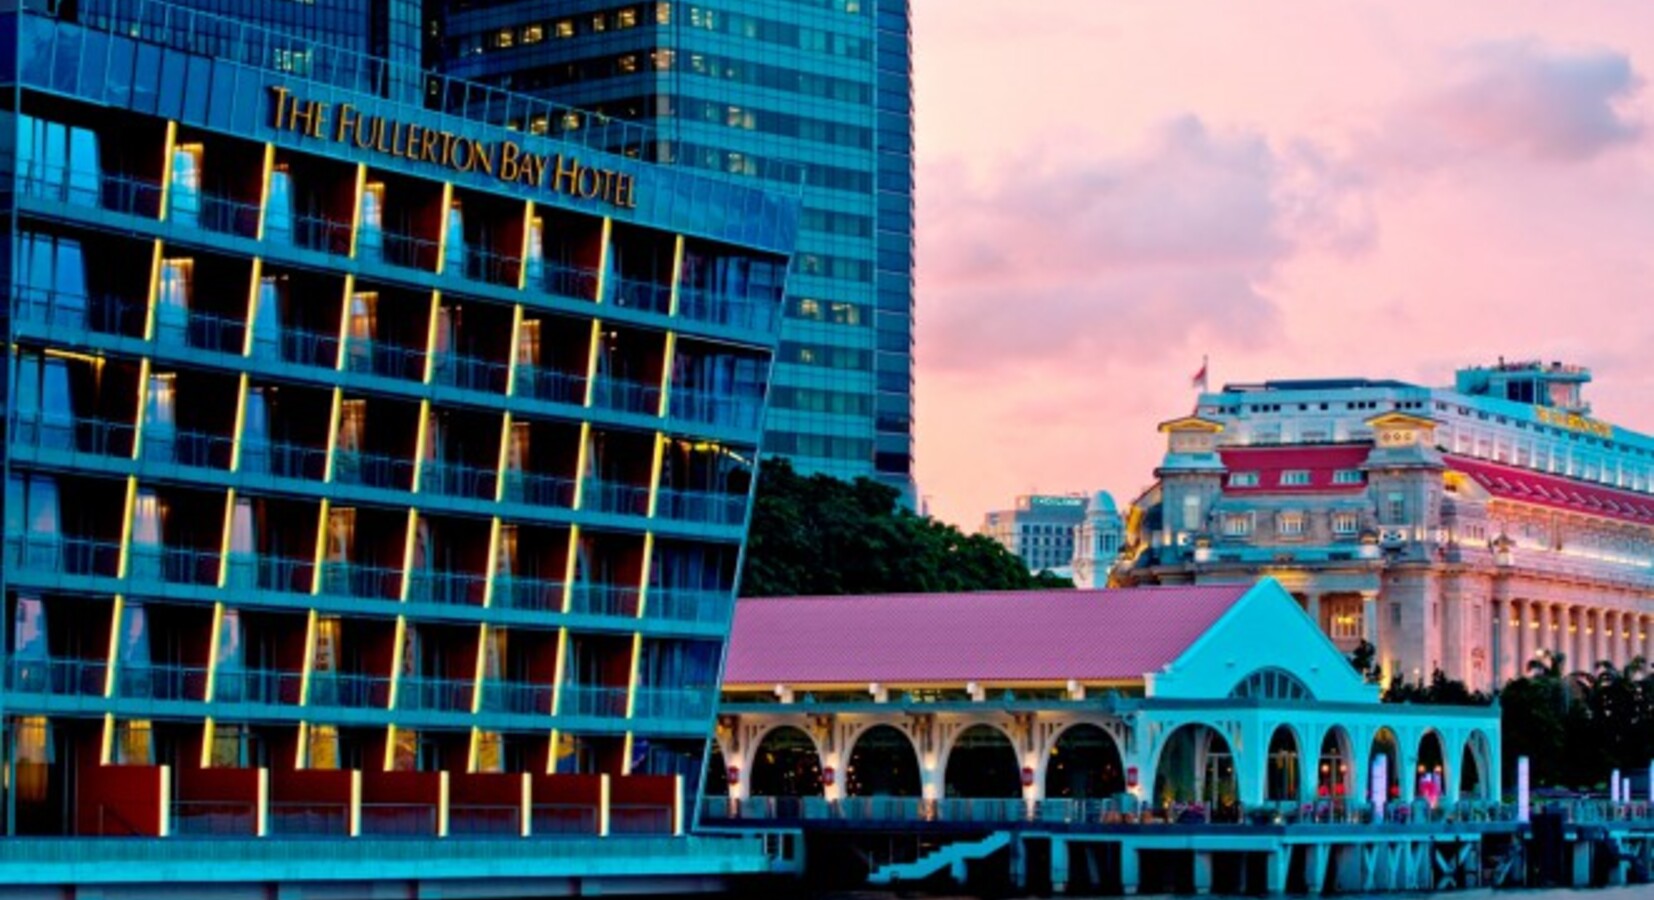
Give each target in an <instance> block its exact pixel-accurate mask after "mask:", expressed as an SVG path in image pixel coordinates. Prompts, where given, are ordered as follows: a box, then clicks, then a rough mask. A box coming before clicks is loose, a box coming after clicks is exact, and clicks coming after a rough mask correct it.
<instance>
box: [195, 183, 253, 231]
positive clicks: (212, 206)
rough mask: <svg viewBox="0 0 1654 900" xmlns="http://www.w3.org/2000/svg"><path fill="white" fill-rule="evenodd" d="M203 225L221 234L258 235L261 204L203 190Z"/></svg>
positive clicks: (201, 201)
mask: <svg viewBox="0 0 1654 900" xmlns="http://www.w3.org/2000/svg"><path fill="white" fill-rule="evenodd" d="M199 202H200V205H201V227H202V228H205V229H207V230H208V231H216V232H219V233H220V234H234V235H240V236H241V237H247V238H250V237H257V236H258V219H259V206H258V204H257V203H247V202H245V201H242V200H237V199H235V198H233V197H226V196H223V195H220V194H213V193H208V192H206V191H202V192H201V197H200V200H199Z"/></svg>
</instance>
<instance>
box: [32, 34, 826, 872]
mask: <svg viewBox="0 0 1654 900" xmlns="http://www.w3.org/2000/svg"><path fill="white" fill-rule="evenodd" d="M261 6H262V4H261ZM81 7H82V8H81V10H80V11H79V19H78V20H74V21H72V20H70V19H69V18H59V17H58V16H57V15H56V13H57V12H58V11H59V5H58V4H52V3H39V4H35V3H29V4H25V5H24V7H23V8H22V9H21V10H17V9H14V10H12V11H9V12H5V13H3V14H0V54H3V55H4V57H5V66H4V69H3V71H4V73H5V74H4V76H0V77H4V78H6V79H8V80H9V81H10V82H11V83H10V84H9V85H8V87H9V88H10V90H8V91H7V92H6V94H5V101H4V102H5V110H4V121H5V123H6V127H5V130H4V134H5V135H6V151H5V153H4V156H3V157H0V159H3V162H4V170H5V178H6V181H7V185H8V187H9V190H7V191H6V192H5V194H4V196H3V198H0V202H3V203H4V204H5V209H4V218H3V220H0V221H3V223H4V227H5V228H6V230H7V237H8V241H7V243H6V245H5V246H6V247H7V251H6V253H5V256H4V260H5V262H6V264H7V265H6V266H5V274H6V277H7V279H8V288H9V294H8V295H9V303H8V304H7V305H6V316H5V319H4V327H5V329H6V331H7V376H6V387H7V390H6V399H7V417H6V420H5V440H4V444H3V446H4V457H3V462H4V467H5V476H6V490H5V535H4V564H3V567H0V581H3V589H4V597H5V604H6V609H5V618H4V622H5V631H4V635H5V638H4V649H5V661H4V676H5V683H4V686H5V689H4V692H3V694H0V712H3V715H4V749H5V779H4V833H5V834H8V835H38V836H117V835H121V836H128V835H130V836H141V837H150V838H162V837H169V836H171V837H172V839H179V838H187V837H188V836H190V835H198V834H211V835H213V836H215V838H229V837H238V838H245V839H250V840H255V841H256V840H261V839H267V838H275V837H280V836H283V835H293V834H303V835H306V836H312V837H313V836H316V835H329V834H331V835H337V836H339V837H341V838H343V837H371V836H373V835H386V834H392V835H400V836H407V835H424V836H428V837H432V838H440V837H447V836H461V835H491V836H511V837H523V836H536V835H537V836H544V835H546V834H552V833H555V834H564V835H586V836H591V837H598V836H603V835H607V834H611V833H621V832H627V833H652V834H657V835H672V834H681V832H682V829H683V826H684V823H685V822H686V821H688V820H689V817H690V815H691V810H689V809H688V808H687V807H686V806H685V803H684V801H683V799H682V798H683V797H684V796H686V795H687V794H688V793H689V792H692V791H693V788H694V785H695V784H697V783H698V782H699V779H700V775H701V769H702V764H703V763H702V757H703V755H704V752H705V747H706V744H707V735H708V734H709V732H710V730H711V727H712V722H713V707H714V704H715V701H716V692H717V685H718V677H719V667H720V660H721V658H722V652H723V643H724V639H725V636H726V634H727V631H728V627H729V618H730V615H731V610H732V605H733V590H734V579H735V577H736V572H737V569H738V566H739V562H740V556H741V553H742V548H743V540H744V536H745V529H746V523H747V518H748V514H749V511H750V507H751V497H752V489H753V482H754V478H753V475H754V464H755V459H756V453H757V449H758V444H759V439H760V429H761V424H762V420H763V411H764V406H765V403H766V400H767V394H768V385H769V375H770V370H771V367H772V364H773V357H774V353H775V348H776V342H777V334H778V329H779V324H780V312H781V303H782V297H783V293H784V290H785V284H784V279H785V274H786V271H787V268H788V263H789V256H790V253H791V250H792V246H793V243H794V241H795V239H796V234H797V223H798V214H799V213H798V198H797V196H796V192H794V193H793V194H790V195H789V194H787V193H785V192H781V193H777V192H771V191H766V190H761V189H759V188H758V187H757V186H756V185H753V184H751V183H746V184H741V183H734V182H732V181H731V180H729V179H726V178H720V177H716V176H711V175H707V174H703V173H696V172H693V171H690V170H688V169H682V168H666V167H661V166H657V165H653V164H649V163H645V162H641V161H640V160H639V159H638V158H636V157H637V156H638V155H639V154H637V153H632V154H628V153H627V152H625V148H626V147H628V146H630V147H632V148H633V149H634V150H635V149H636V148H637V147H638V146H640V145H641V143H642V142H646V141H647V140H649V137H648V135H647V133H646V132H645V131H644V130H643V129H641V128H640V127H638V126H636V125H625V126H622V125H620V124H618V123H617V124H615V125H614V126H613V127H612V128H609V129H606V130H602V131H601V133H599V132H598V131H597V130H585V131H582V132H580V133H572V134H561V135H555V136H553V135H536V134H532V133H529V132H528V131H526V130H525V129H524V127H523V123H524V122H526V121H528V120H530V119H532V118H533V117H536V116H553V117H561V116H563V115H565V114H566V111H565V110H563V109H562V108H561V107H555V106H553V105H551V104H549V103H546V102H545V101H542V100H535V99H532V98H528V97H524V96H520V95H513V94H508V93H506V92H503V91H501V90H498V89H495V88H485V87H482V86H479V85H475V84H468V83H466V82H462V81H458V80H454V79H449V78H445V77H442V76H437V75H432V74H428V73H421V72H419V71H417V70H415V69H411V68H407V67H402V66H399V65H397V64H396V63H394V62H386V61H385V60H383V59H382V58H380V57H377V56H373V55H369V54H367V53H356V52H352V51H351V50H349V49H346V48H341V47H332V46H325V45H323V44H319V43H313V42H310V41H308V40H306V39H303V38H302V37H298V36H295V34H294V33H293V32H290V31H280V30H267V29H266V28H264V27H261V26H259V25H256V24H249V23H247V22H245V21H242V20H232V19H227V18H219V17H217V16H212V15H208V14H204V13H200V12H198V11H192V10H190V9H187V8H183V7H175V6H170V5H167V4H163V3H147V2H146V3H132V4H104V5H102V6H101V7H100V6H98V5H96V4H90V3H83V4H81ZM64 9H72V6H64ZM66 15H67V13H66ZM410 87H411V88H412V89H413V90H412V91H411V92H410V91H409V90H408V88H410ZM410 100H412V101H413V102H410ZM440 843H445V842H433V843H432V844H431V846H432V847H435V846H436V845H437V844H440ZM17 846H21V844H19V845H17ZM31 846H36V845H31ZM102 846H106V845H102ZM216 846H218V847H219V848H220V849H219V850H217V851H213V852H214V853H215V854H216V855H215V856H214V857H213V858H219V859H223V858H227V856H226V854H229V853H230V852H231V851H230V850H225V849H223V848H226V847H233V846H239V845H233V844H225V843H220V844H217V845H216ZM344 846H345V845H343V844H340V845H338V846H330V847H328V848H326V852H322V851H320V850H319V851H318V853H317V855H316V858H317V859H322V858H323V857H327V858H329V859H331V858H333V857H336V856H338V854H340V853H346V852H349V851H348V850H347V849H340V847H344ZM639 846H641V845H639ZM9 852H10V851H9ZM77 852H78V851H77ZM237 852H239V851H237ZM247 852H249V853H252V852H255V851H247ZM364 852H365V851H364ZM443 852H446V851H441V850H436V849H430V850H427V851H421V853H420V854H416V855H423V856H426V857H428V858H434V857H435V856H439V855H440V854H441V853H443ZM491 852H493V853H495V854H496V855H498V854H500V853H503V852H507V851H501V850H495V851H491ZM594 852H597V851H594ZM660 852H662V853H665V854H666V856H674V855H675V854H676V855H682V853H683V851H660ZM407 855H408V854H406V853H402V854H401V856H407ZM0 856H4V857H5V858H4V860H0V862H15V860H13V859H12V857H11V856H8V855H6V854H0ZM555 856H556V855H555V854H551V855H540V856H536V857H534V860H535V861H534V862H533V865H538V866H542V867H543V866H549V865H552V864H553V863H554V862H555ZM393 857H395V858H400V857H397V856H396V854H395V853H390V854H389V855H384V853H382V852H381V851H374V852H373V853H367V854H366V855H364V856H363V858H362V859H360V860H356V861H355V862H354V863H352V865H358V868H359V870H360V871H361V872H363V873H367V874H365V875H364V877H378V875H377V874H376V873H377V872H379V871H380V870H379V869H378V868H375V866H377V865H379V864H382V863H384V861H385V860H386V859H390V858H393ZM88 858H89V859H90V857H88ZM340 858H342V857H340ZM525 858H526V857H525ZM661 858H665V857H661ZM134 859H136V858H134ZM680 861H681V860H680ZM335 862H337V860H335ZM496 862H497V860H496ZM564 862H567V863H569V864H571V865H574V864H584V863H585V862H586V860H584V859H571V860H565V861H564ZM123 865H126V866H127V868H124V869H122V868H118V867H117V868H112V869H108V870H106V875H107V876H108V877H117V876H130V877H133V878H138V877H140V876H139V875H135V874H134V873H135V872H136V871H137V870H136V869H133V868H132V866H135V865H137V863H135V862H132V860H127V862H126V863H123ZM341 865H342V864H341ZM639 865H640V866H642V869H638V870H639V871H642V870H646V869H647V864H646V863H639ZM48 868H49V867H48ZM347 868H348V867H347ZM347 868H339V867H337V866H335V867H334V868H331V869H328V870H327V874H328V877H333V878H349V877H351V876H350V875H349V874H348V871H347ZM14 869H15V867H14V868H8V869H7V872H8V873H10V874H8V875H7V876H6V879H10V878H12V877H14V876H16V875H17V871H22V872H23V873H24V877H32V876H30V875H29V874H28V873H29V871H30V870H28V869H27V867H24V869H22V870H17V871H14ZM40 871H47V869H46V868H42V869H40ZM145 871H147V872H148V876H144V877H160V876H159V875H157V873H164V871H165V869H164V867H163V868H159V869H154V870H145ZM213 871H214V878H215V880H216V879H218V878H220V877H223V878H225V879H228V875H227V874H225V873H226V872H227V871H228V870H213ZM257 871H260V870H256V869H246V870H243V871H242V874H248V873H249V872H250V873H252V874H248V877H250V878H254V879H255V880H256V879H257ZM271 871H272V872H277V873H278V875H279V877H280V878H282V879H286V878H301V877H303V876H301V875H296V874H294V872H295V871H296V870H291V869H282V870H279V871H278V870H271ZM353 871H354V870H353ZM470 871H472V872H473V873H479V872H482V871H484V870H483V869H472V870H470ZM490 871H496V872H498V871H500V870H499V869H498V867H497V866H496V867H495V869H493V870H490ZM547 871H549V870H547ZM575 871H580V869H579V868H578V865H576V868H575ZM280 872H285V873H286V874H284V875H281V874H280ZM140 874H141V873H140ZM40 877H42V878H45V877H47V876H46V875H41V876H40ZM169 877H173V878H176V877H177V876H176V874H175V875H173V876H169ZM271 877H277V876H276V875H272V876H271ZM525 890H526V889H525Z"/></svg>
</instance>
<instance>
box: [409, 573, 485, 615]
mask: <svg viewBox="0 0 1654 900" xmlns="http://www.w3.org/2000/svg"><path fill="white" fill-rule="evenodd" d="M409 578H410V581H409V583H408V602H409V603H437V604H441V605H443V606H481V605H482V600H483V594H484V592H486V591H487V589H488V578H487V576H484V575H475V574H471V573H467V572H442V571H436V570H431V569H415V570H414V571H413V572H412V574H411V575H410V576H409Z"/></svg>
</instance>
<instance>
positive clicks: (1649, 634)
mask: <svg viewBox="0 0 1654 900" xmlns="http://www.w3.org/2000/svg"><path fill="white" fill-rule="evenodd" d="M1641 640H1642V648H1643V659H1644V660H1646V661H1647V662H1648V664H1649V665H1651V666H1654V618H1650V617H1648V616H1643V631H1642V635H1641Z"/></svg>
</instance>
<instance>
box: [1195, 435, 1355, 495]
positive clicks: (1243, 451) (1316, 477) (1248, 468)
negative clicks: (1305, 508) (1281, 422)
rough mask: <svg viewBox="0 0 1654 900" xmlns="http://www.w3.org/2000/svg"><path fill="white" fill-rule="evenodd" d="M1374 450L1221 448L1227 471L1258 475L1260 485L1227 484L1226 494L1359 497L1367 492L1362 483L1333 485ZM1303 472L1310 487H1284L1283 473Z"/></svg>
mask: <svg viewBox="0 0 1654 900" xmlns="http://www.w3.org/2000/svg"><path fill="white" fill-rule="evenodd" d="M1371 450H1372V447H1371V446H1370V445H1368V444H1337V445H1331V446H1319V447H1317V446H1305V447H1220V448H1218V453H1219V455H1221V456H1222V457H1223V465H1224V468H1226V469H1228V470H1229V472H1230V473H1231V474H1233V473H1235V472H1256V473H1258V483H1257V484H1256V485H1253V486H1251V487H1245V486H1241V485H1235V484H1225V485H1224V488H1223V490H1224V493H1227V494H1304V493H1333V492H1337V493H1359V492H1360V491H1364V490H1366V489H1367V486H1366V485H1365V484H1364V483H1363V481H1364V480H1365V478H1364V477H1363V480H1362V481H1356V482H1354V483H1352V484H1338V483H1335V482H1334V481H1333V478H1334V474H1333V473H1335V472H1337V471H1338V470H1340V469H1359V468H1361V465H1362V464H1363V463H1365V462H1366V461H1367V454H1368V453H1369V452H1370V451H1371ZM1292 470H1301V471H1304V472H1308V473H1309V483H1308V484H1298V485H1293V484H1282V483H1281V473H1282V472H1288V471H1292Z"/></svg>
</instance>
